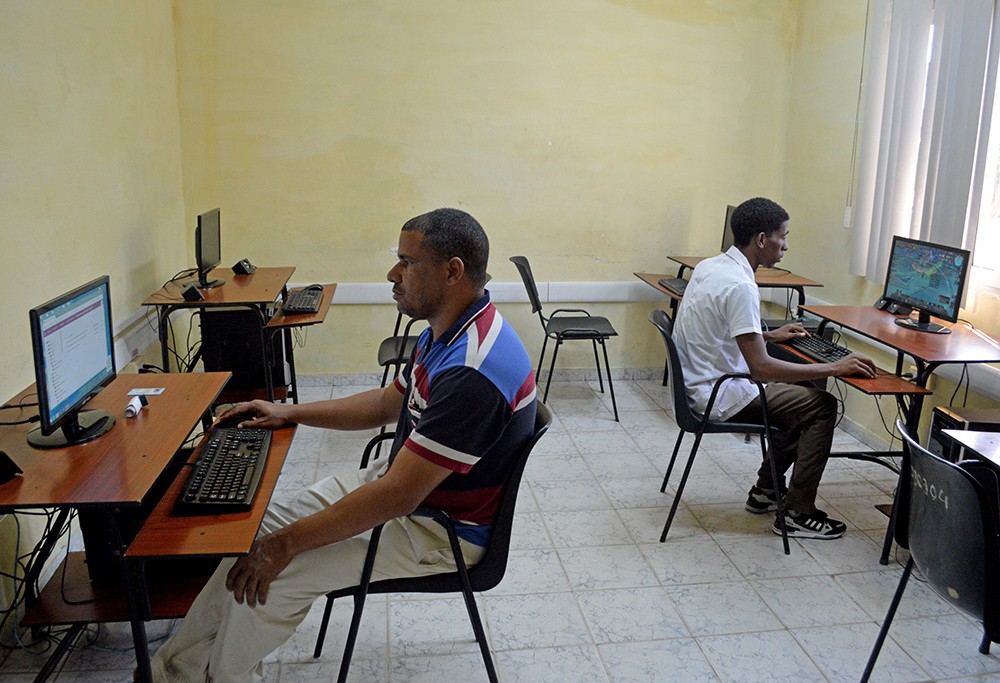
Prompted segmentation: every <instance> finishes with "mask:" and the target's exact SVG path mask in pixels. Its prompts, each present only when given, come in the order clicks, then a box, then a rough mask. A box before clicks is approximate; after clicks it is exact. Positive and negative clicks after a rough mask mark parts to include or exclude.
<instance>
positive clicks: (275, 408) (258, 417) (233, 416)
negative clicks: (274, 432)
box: [216, 400, 289, 429]
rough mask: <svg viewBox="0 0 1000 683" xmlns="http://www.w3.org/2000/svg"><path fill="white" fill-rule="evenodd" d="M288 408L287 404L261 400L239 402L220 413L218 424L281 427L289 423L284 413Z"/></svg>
mask: <svg viewBox="0 0 1000 683" xmlns="http://www.w3.org/2000/svg"><path fill="white" fill-rule="evenodd" d="M286 409H287V406H283V405H276V404H274V403H268V402H267V401H259V400H258V401H249V402H246V403H237V404H235V405H233V406H231V407H230V408H229V409H228V410H226V411H225V412H223V413H222V414H221V415H219V417H218V418H217V419H216V424H217V425H220V426H225V427H258V428H262V429H280V428H281V427H284V426H285V425H287V424H289V420H288V418H287V417H285V414H284V413H285V410H286Z"/></svg>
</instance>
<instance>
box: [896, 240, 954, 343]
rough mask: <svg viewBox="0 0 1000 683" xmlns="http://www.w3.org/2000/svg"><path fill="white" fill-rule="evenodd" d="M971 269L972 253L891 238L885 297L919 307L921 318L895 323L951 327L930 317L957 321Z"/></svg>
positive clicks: (935, 329) (941, 328)
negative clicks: (970, 256) (967, 276)
mask: <svg viewBox="0 0 1000 683" xmlns="http://www.w3.org/2000/svg"><path fill="white" fill-rule="evenodd" d="M968 270H969V252H968V251H967V250H965V249H959V248H957V247H948V246H945V245H943V244H932V243H930V242H921V241H920V240H914V239H910V238H908V237H900V236H898V235H897V236H895V237H893V238H892V249H891V251H890V253H889V269H888V272H887V273H886V278H885V293H884V294H883V297H884V298H885V299H888V300H890V301H894V302H897V303H900V304H905V305H906V306H910V307H912V308H914V309H916V310H917V312H918V313H919V317H918V318H917V319H916V320H914V319H913V318H909V317H907V318H897V319H896V324H897V325H900V326H902V327H906V328H909V329H913V330H919V331H921V332H935V333H938V334H947V333H948V332H950V331H951V330H949V329H948V328H947V327H945V326H943V325H939V324H938V323H933V322H931V319H930V316H932V315H933V316H936V317H938V318H943V319H944V320H947V321H948V322H955V321H956V320H958V308H959V304H960V303H961V300H962V291H963V290H964V289H965V278H966V275H967V274H968Z"/></svg>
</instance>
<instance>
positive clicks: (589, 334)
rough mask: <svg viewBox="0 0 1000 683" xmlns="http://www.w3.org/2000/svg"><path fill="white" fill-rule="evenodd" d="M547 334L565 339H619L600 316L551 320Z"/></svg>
mask: <svg viewBox="0 0 1000 683" xmlns="http://www.w3.org/2000/svg"><path fill="white" fill-rule="evenodd" d="M545 333H546V334H550V335H553V336H557V337H562V338H563V339H594V338H598V337H600V338H602V339H607V338H608V337H617V336H618V332H616V331H615V328H614V327H612V325H611V323H610V322H609V321H608V319H607V318H604V317H601V316H598V315H574V316H565V317H563V316H557V317H554V318H549V322H548V324H547V325H546V326H545Z"/></svg>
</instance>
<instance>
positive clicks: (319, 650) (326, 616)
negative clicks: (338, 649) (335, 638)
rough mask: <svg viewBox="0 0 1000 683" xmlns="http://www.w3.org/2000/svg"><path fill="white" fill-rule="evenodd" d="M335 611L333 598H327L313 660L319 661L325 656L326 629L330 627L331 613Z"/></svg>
mask: <svg viewBox="0 0 1000 683" xmlns="http://www.w3.org/2000/svg"><path fill="white" fill-rule="evenodd" d="M332 611H333V598H331V597H330V596H329V595H328V596H326V607H324V608H323V621H322V622H321V623H320V625H319V635H318V636H317V637H316V647H315V648H314V649H313V659H319V657H320V655H322V654H323V642H324V641H325V640H326V627H327V626H329V625H330V613H331V612H332Z"/></svg>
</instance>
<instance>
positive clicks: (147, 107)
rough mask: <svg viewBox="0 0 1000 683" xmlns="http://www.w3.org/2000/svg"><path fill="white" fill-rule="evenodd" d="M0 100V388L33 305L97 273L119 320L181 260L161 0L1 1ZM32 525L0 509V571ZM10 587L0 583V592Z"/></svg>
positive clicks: (14, 383) (172, 63)
mask: <svg viewBox="0 0 1000 683" xmlns="http://www.w3.org/2000/svg"><path fill="white" fill-rule="evenodd" d="M0 112H2V116H0V236H2V244H3V246H2V250H0V273H2V275H0V277H2V282H3V284H4V292H5V295H4V296H3V297H0V320H2V321H3V324H2V326H0V358H2V361H0V367H2V368H3V371H2V373H0V394H2V396H3V400H6V398H7V397H9V396H12V395H13V394H15V393H16V392H18V391H20V390H21V389H23V388H24V387H25V386H26V385H28V384H29V383H31V382H32V381H34V373H33V371H32V361H31V347H30V342H29V334H28V314H27V311H28V309H29V308H30V307H31V306H34V305H37V304H40V303H42V302H44V301H46V300H48V299H50V298H52V297H54V296H56V295H58V294H61V293H62V292H64V291H66V290H68V289H71V288H72V287H75V286H76V285H79V284H82V283H83V282H86V281H88V280H90V279H92V278H94V277H97V276H98V275H102V274H108V275H110V277H111V298H112V304H113V317H114V319H115V321H116V324H117V322H118V321H124V320H126V319H127V318H129V317H130V316H132V315H133V314H134V313H135V311H136V310H138V309H139V308H140V306H139V302H140V301H142V299H144V298H145V297H146V295H147V294H148V293H149V292H151V291H153V290H154V289H155V288H156V287H157V286H158V285H159V284H160V282H161V281H162V279H163V278H164V277H165V275H167V274H168V271H169V272H173V270H172V269H175V268H176V266H177V264H178V263H181V264H183V263H185V253H186V250H187V248H186V245H185V243H184V239H183V234H184V233H183V232H182V231H181V226H182V221H183V220H184V212H183V203H182V202H183V198H182V190H181V164H180V131H179V118H178V109H177V69H176V58H175V53H174V29H173V19H172V14H171V4H170V2H168V1H167V0H102V1H101V2H76V1H75V0H67V1H64V2H56V1H48V0H12V1H9V2H4V3H3V7H2V11H0ZM138 324H143V323H142V322H139V323H138ZM4 413H5V414H7V415H11V412H10V411H4ZM18 525H20V526H18ZM41 526H42V525H41V518H39V517H37V516H21V517H19V518H18V519H15V518H14V517H12V516H9V515H3V516H0V560H2V563H3V567H4V571H13V564H12V559H11V558H12V557H13V556H14V554H15V553H14V548H15V547H16V545H17V542H18V541H19V542H20V548H19V553H18V554H22V553H27V552H28V550H30V548H31V547H32V545H33V544H34V543H35V541H37V539H38V535H39V534H40V533H41ZM12 591H13V585H12V584H11V582H9V581H8V580H6V579H5V580H4V581H3V582H2V583H0V605H3V606H6V605H7V604H9V601H10V599H11V597H12V595H13V593H12ZM7 626H8V627H9V626H10V624H8V625H7ZM3 637H4V639H5V640H6V631H5V633H4V634H3Z"/></svg>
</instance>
